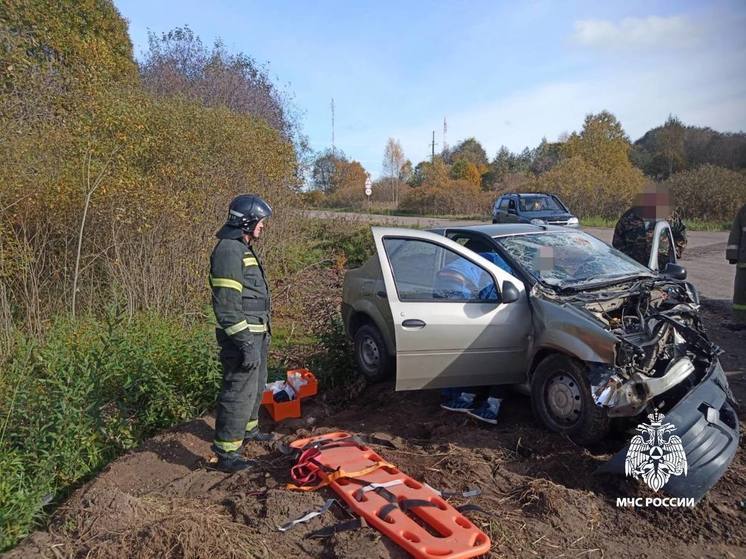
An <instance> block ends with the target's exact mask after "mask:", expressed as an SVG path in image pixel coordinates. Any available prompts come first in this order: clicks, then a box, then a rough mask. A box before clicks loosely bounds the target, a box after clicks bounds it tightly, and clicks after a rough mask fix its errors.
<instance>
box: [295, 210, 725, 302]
mask: <svg viewBox="0 0 746 559" xmlns="http://www.w3.org/2000/svg"><path fill="white" fill-rule="evenodd" d="M308 213H309V214H310V215H313V216H315V217H327V218H331V219H334V218H337V219H352V220H355V221H370V222H372V223H376V224H380V225H401V226H404V227H436V226H438V225H443V224H447V225H476V224H478V223H484V222H481V221H464V220H460V221H459V220H452V219H442V218H430V217H410V216H390V215H376V214H358V213H346V212H326V211H319V210H313V211H309V212H308ZM584 230H585V231H587V232H589V233H591V234H592V235H594V236H596V237H598V238H599V239H601V240H603V241H606V242H607V243H611V237H612V235H613V231H612V230H611V229H607V228H601V227H585V228H584ZM688 238H689V244H688V245H687V248H686V250H685V251H684V257H683V258H682V259H681V263H682V265H683V266H685V267H686V269H687V272H688V274H689V280H690V281H691V282H692V283H694V285H696V286H697V288H698V289H699V290H700V293H701V294H702V295H703V296H705V297H707V298H710V299H723V300H730V299H731V297H732V296H733V277H734V275H735V269H734V266H731V265H729V264H728V262H727V261H726V260H725V245H726V244H727V240H728V233H727V232H724V231H689V232H688Z"/></svg>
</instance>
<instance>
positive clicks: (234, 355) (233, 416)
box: [215, 330, 270, 451]
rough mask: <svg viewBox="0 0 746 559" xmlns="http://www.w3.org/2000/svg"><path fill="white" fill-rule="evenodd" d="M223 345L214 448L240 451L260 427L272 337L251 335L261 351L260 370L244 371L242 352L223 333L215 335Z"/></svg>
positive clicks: (257, 368)
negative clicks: (248, 433)
mask: <svg viewBox="0 0 746 559" xmlns="http://www.w3.org/2000/svg"><path fill="white" fill-rule="evenodd" d="M215 335H216V337H217V339H218V344H219V345H220V363H221V365H222V366H223V384H222V388H221V389H220V394H219V395H218V403H217V406H216V412H215V416H216V417H215V445H216V446H218V447H219V448H221V449H222V450H225V451H231V450H238V448H239V447H240V446H241V443H243V438H244V433H245V432H246V431H247V430H250V429H251V428H253V427H255V426H257V425H258V417H259V405H260V404H261V400H262V393H263V392H264V385H265V384H266V383H267V351H268V349H269V337H270V336H269V334H252V336H253V338H254V344H256V347H258V348H260V355H261V362H260V364H259V366H258V367H254V368H251V369H248V370H247V369H242V368H241V361H242V360H243V355H242V354H241V350H240V348H239V347H238V346H237V345H235V344H234V343H233V341H232V340H231V339H230V338H229V337H228V336H227V335H226V334H225V332H223V331H222V330H216V333H215Z"/></svg>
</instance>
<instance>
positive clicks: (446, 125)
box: [443, 117, 448, 152]
mask: <svg viewBox="0 0 746 559" xmlns="http://www.w3.org/2000/svg"><path fill="white" fill-rule="evenodd" d="M447 135H448V123H447V122H446V117H443V151H444V152H446V151H448V140H446V136H447Z"/></svg>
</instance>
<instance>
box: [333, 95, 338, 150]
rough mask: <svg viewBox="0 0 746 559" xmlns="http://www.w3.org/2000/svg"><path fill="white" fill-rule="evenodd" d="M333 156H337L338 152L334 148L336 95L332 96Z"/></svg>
mask: <svg viewBox="0 0 746 559" xmlns="http://www.w3.org/2000/svg"><path fill="white" fill-rule="evenodd" d="M332 156H333V157H336V156H337V152H336V150H335V149H334V97H332Z"/></svg>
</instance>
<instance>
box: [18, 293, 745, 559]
mask: <svg viewBox="0 0 746 559" xmlns="http://www.w3.org/2000/svg"><path fill="white" fill-rule="evenodd" d="M726 314H727V307H723V306H722V305H719V304H717V303H713V304H710V303H706V304H705V318H706V320H707V322H708V324H709V325H710V334H711V337H712V338H713V339H714V340H715V341H716V343H718V344H720V345H721V346H722V347H723V349H724V350H725V354H724V355H723V356H722V362H723V366H724V368H725V369H726V371H730V372H732V373H733V374H731V375H729V380H730V382H731V386H732V388H733V389H734V392H735V393H736V397H737V398H738V399H739V400H740V401H741V402H744V401H746V384H745V381H746V379H745V378H744V375H743V373H740V374H739V373H738V371H739V370H740V371H743V370H744V368H745V366H746V344H744V343H743V342H744V339H743V333H742V332H741V333H734V332H731V331H730V330H728V329H727V328H725V327H724V324H725V323H726V322H727V316H726ZM346 399H347V402H346V403H344V404H341V403H340V402H341V398H340V396H339V395H332V394H327V395H326V396H325V397H324V396H323V395H322V396H320V397H318V398H317V399H316V402H312V403H309V405H307V406H306V408H305V419H304V420H298V421H292V422H286V423H283V424H280V425H278V426H277V427H276V431H277V432H278V433H279V434H281V436H282V440H283V441H285V442H289V441H291V440H294V439H296V438H298V437H301V436H305V435H308V434H309V433H321V432H326V431H336V430H347V431H352V432H355V433H362V434H366V435H369V436H373V437H375V440H376V441H377V442H378V443H380V444H378V445H373V446H374V447H375V448H376V450H377V451H378V452H379V453H380V454H382V455H383V456H384V457H385V458H386V459H387V460H389V461H391V462H393V463H395V464H397V466H399V468H401V469H402V470H403V471H405V472H407V473H408V474H409V475H411V476H413V477H415V478H417V479H419V480H421V481H425V482H427V483H428V484H430V485H431V486H433V487H438V488H443V489H452V490H467V489H470V488H472V487H479V488H480V489H481V491H482V494H481V495H480V496H478V497H475V498H471V499H470V500H469V502H471V503H474V504H477V505H479V506H480V507H481V508H482V509H483V510H484V511H485V512H484V513H482V512H470V513H467V514H468V515H469V516H470V517H471V519H472V520H473V521H474V522H475V523H476V524H477V525H478V526H480V527H481V528H482V529H483V530H484V531H485V532H487V533H488V534H489V536H490V537H491V539H492V544H493V545H492V550H491V552H490V554H489V556H490V557H503V556H509V557H582V558H586V557H591V558H592V557H644V558H647V557H649V558H653V557H662V556H666V557H685V558H688V557H691V558H694V557H711V558H716V557H723V558H736V557H744V556H746V530H744V525H745V521H746V510H744V509H743V507H742V506H741V505H739V501H742V500H744V499H746V459H745V458H744V452H743V448H741V450H740V451H739V453H738V454H737V456H736V458H735V460H734V463H733V464H732V466H731V467H730V469H729V471H728V473H727V474H726V476H725V477H724V478H723V479H722V480H721V481H720V482H719V483H718V484H717V485H716V486H715V487H714V488H713V490H712V491H711V492H710V493H709V494H708V495H707V496H706V497H705V498H704V499H703V500H702V501H701V502H700V503H699V504H698V505H697V506H696V507H695V508H694V509H663V508H647V509H628V508H617V507H616V504H615V503H616V498H617V497H629V496H649V495H651V494H650V492H649V491H648V490H646V489H645V488H644V487H641V486H640V484H638V483H637V482H634V481H630V480H627V479H623V478H620V477H618V476H610V475H602V474H598V473H596V470H597V469H598V467H599V466H600V465H601V464H603V463H604V462H605V461H606V460H607V459H608V458H609V457H610V455H611V454H612V453H613V452H614V451H615V450H618V449H619V448H621V446H622V445H623V443H624V440H625V438H626V437H627V435H626V434H625V433H618V434H617V436H616V438H615V439H614V440H612V441H609V442H608V443H606V444H605V445H602V446H600V447H598V448H592V449H585V448H581V447H578V446H576V445H575V444H573V443H572V442H571V441H569V440H567V439H564V438H562V437H560V436H558V435H555V434H553V433H549V432H547V431H546V430H544V429H543V428H542V427H541V426H540V425H538V424H537V422H536V421H535V420H534V418H533V417H532V415H531V413H530V407H529V402H528V399H527V398H525V397H522V396H518V395H514V396H511V397H509V398H507V399H506V400H505V402H504V403H503V409H502V410H501V415H500V423H499V425H497V426H496V427H486V426H482V425H478V424H476V423H475V422H474V421H472V420H470V419H469V418H467V417H465V416H462V415H459V414H452V413H448V412H444V411H442V410H441V409H440V408H439V406H438V404H439V397H438V394H437V393H435V392H404V393H395V392H393V387H392V386H391V385H390V384H382V385H377V386H372V387H368V388H365V389H363V388H361V389H360V393H359V394H356V395H355V397H354V398H351V397H350V394H349V393H348V394H347V398H346ZM350 400H351V401H350ZM739 411H740V416H741V418H742V419H744V417H746V408H745V407H744V405H743V403H742V404H741V405H740V409H739ZM741 427H742V429H743V428H744V427H746V423H745V422H743V421H742V423H741ZM211 428H212V419H211V418H209V417H207V418H202V419H199V420H197V421H193V422H191V423H188V424H186V425H182V426H180V427H179V428H176V429H174V430H171V431H169V432H165V433H162V434H161V435H159V436H157V437H155V438H153V439H151V440H149V441H148V442H147V443H146V444H144V445H143V446H142V447H141V448H139V449H138V450H136V451H134V452H131V453H130V454H128V455H126V456H124V457H122V458H120V459H119V460H117V461H116V462H114V463H112V464H111V465H110V466H109V467H108V468H107V469H106V470H105V471H104V472H102V473H101V474H100V475H99V476H98V477H97V478H96V479H94V480H92V481H91V482H90V483H88V484H87V485H85V486H84V487H81V488H80V489H79V490H78V491H76V492H75V493H74V494H73V495H72V496H71V497H70V499H68V501H67V502H66V503H65V504H64V505H63V506H62V507H60V508H59V509H58V511H57V512H56V514H55V516H54V518H53V520H52V522H51V523H50V525H49V526H48V528H47V530H45V531H39V532H37V533H35V534H33V535H32V536H31V537H29V538H28V539H26V540H25V541H24V542H23V543H22V544H21V545H19V546H18V547H17V548H16V549H15V550H13V551H11V552H10V553H8V554H7V557H9V558H11V557H12V558H27V557H50V558H58V557H92V558H114V557H116V558H121V557H322V558H336V557H340V558H341V557H345V558H347V557H352V558H358V557H359V558H374V559H375V558H382V559H383V558H386V559H388V558H399V557H406V554H405V553H404V552H402V551H401V550H400V549H399V548H398V547H397V546H396V545H395V544H393V543H392V542H391V541H390V540H388V539H387V538H386V537H383V536H381V535H380V534H379V533H378V532H377V531H376V530H374V529H372V528H361V529H358V530H354V531H347V532H341V533H338V534H335V535H334V536H332V537H330V538H324V539H315V538H308V537H307V536H308V535H309V534H310V533H311V532H314V531H315V530H318V529H320V528H323V527H325V526H330V525H333V524H336V523H338V522H340V521H344V520H347V519H349V516H347V514H346V513H345V512H344V511H343V510H342V509H341V508H340V507H337V506H334V507H332V509H331V512H330V513H327V514H325V515H323V516H320V517H317V518H315V519H313V520H311V521H310V522H308V523H307V524H302V525H299V526H297V527H296V528H294V529H292V530H290V531H289V532H285V533H280V532H279V531H278V530H277V526H278V525H279V524H281V523H283V522H285V521H286V520H288V519H290V518H294V517H297V516H300V515H302V514H303V513H305V512H307V511H309V510H311V509H314V508H318V507H319V506H321V505H322V504H323V503H324V501H325V499H328V498H333V497H334V496H335V495H334V493H333V491H331V490H329V489H321V490H319V491H317V492H307V493H298V492H292V491H288V490H287V489H285V484H286V483H287V482H288V470H289V467H290V460H289V459H288V458H287V457H285V456H284V455H283V454H282V453H280V452H279V451H278V450H276V449H274V448H273V447H271V446H270V445H267V444H258V443H256V444H251V445H249V446H248V447H247V448H246V449H245V453H246V454H247V455H248V456H251V457H254V458H256V459H257V460H258V461H259V464H260V466H261V467H260V468H259V470H258V471H256V472H250V473H238V474H234V475H226V474H222V473H220V472H216V471H214V470H212V469H210V467H209V464H208V462H207V460H208V458H209V457H210V450H209V444H210V439H211V436H212V431H211ZM741 444H742V445H743V442H742V443H741ZM453 502H454V503H455V504H462V503H464V502H466V500H465V499H454V500H453Z"/></svg>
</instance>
